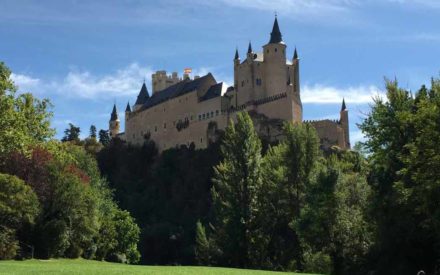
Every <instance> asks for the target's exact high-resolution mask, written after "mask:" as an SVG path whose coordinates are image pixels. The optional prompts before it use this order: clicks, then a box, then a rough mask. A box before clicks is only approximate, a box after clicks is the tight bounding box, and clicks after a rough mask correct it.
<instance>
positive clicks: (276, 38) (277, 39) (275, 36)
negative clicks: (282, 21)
mask: <svg viewBox="0 0 440 275" xmlns="http://www.w3.org/2000/svg"><path fill="white" fill-rule="evenodd" d="M282 42H283V38H282V35H281V32H280V27H279V26H278V19H277V18H276V17H275V22H273V28H272V32H271V33H270V41H269V44H272V43H282Z"/></svg>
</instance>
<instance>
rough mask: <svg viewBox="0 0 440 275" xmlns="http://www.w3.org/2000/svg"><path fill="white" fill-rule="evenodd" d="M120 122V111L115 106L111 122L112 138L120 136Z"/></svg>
mask: <svg viewBox="0 0 440 275" xmlns="http://www.w3.org/2000/svg"><path fill="white" fill-rule="evenodd" d="M119 127H120V121H119V117H118V111H117V110H116V104H114V105H113V111H112V114H111V116H110V121H109V132H110V137H111V138H115V137H116V136H117V135H118V134H119Z"/></svg>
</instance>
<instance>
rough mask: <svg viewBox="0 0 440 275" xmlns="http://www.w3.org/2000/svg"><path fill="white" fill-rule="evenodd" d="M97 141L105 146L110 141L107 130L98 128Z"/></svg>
mask: <svg viewBox="0 0 440 275" xmlns="http://www.w3.org/2000/svg"><path fill="white" fill-rule="evenodd" d="M99 142H100V143H101V144H102V145H104V146H107V145H109V143H110V135H109V134H108V130H102V129H101V130H99Z"/></svg>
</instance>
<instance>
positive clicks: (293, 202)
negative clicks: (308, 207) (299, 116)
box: [259, 123, 320, 270]
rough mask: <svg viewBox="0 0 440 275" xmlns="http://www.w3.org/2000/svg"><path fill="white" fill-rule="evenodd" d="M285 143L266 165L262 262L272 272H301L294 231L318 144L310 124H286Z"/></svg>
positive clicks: (272, 152) (270, 154)
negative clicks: (264, 244)
mask: <svg viewBox="0 0 440 275" xmlns="http://www.w3.org/2000/svg"><path fill="white" fill-rule="evenodd" d="M284 133H285V140H284V141H283V142H281V143H280V144H279V145H277V146H275V147H272V148H270V149H269V151H268V153H267V154H266V156H265V158H264V161H263V171H264V173H263V188H262V190H261V195H260V198H261V199H260V202H261V203H262V207H261V209H262V212H261V218H260V219H259V220H260V221H259V222H260V223H262V224H263V231H264V233H263V235H265V236H267V237H266V238H265V240H266V241H267V244H266V248H265V250H266V251H265V252H264V254H265V255H261V257H262V259H261V260H260V261H261V262H264V263H265V265H267V267H269V268H272V269H279V270H285V269H294V270H295V269H296V270H298V269H302V247H301V243H300V240H299V238H298V235H297V232H296V231H295V230H294V228H292V226H291V223H292V221H296V220H297V219H298V218H299V216H300V213H301V210H302V208H303V206H304V202H305V194H306V188H307V185H308V184H309V182H310V177H311V175H312V172H313V170H314V168H315V167H316V163H317V161H318V159H319V154H320V153H319V140H318V137H317V134H316V131H315V129H314V128H313V127H312V126H311V125H309V124H291V123H286V124H285V127H284Z"/></svg>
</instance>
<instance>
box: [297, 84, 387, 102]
mask: <svg viewBox="0 0 440 275" xmlns="http://www.w3.org/2000/svg"><path fill="white" fill-rule="evenodd" d="M384 95H385V94H384V92H383V91H381V90H380V89H379V88H377V87H376V86H374V85H370V86H357V87H348V88H336V87H331V86H325V85H321V84H315V85H313V86H310V85H305V86H304V87H303V88H302V92H301V100H302V102H303V103H319V104H334V103H338V104H339V103H341V102H342V98H345V101H346V102H347V103H354V104H365V103H370V102H372V101H373V98H374V97H376V96H382V97H384Z"/></svg>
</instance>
